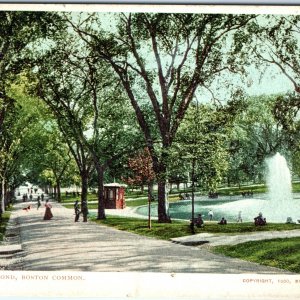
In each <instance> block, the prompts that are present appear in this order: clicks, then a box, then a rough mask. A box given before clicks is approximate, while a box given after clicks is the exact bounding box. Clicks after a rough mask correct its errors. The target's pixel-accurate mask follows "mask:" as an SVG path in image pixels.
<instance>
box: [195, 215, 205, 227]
mask: <svg viewBox="0 0 300 300" xmlns="http://www.w3.org/2000/svg"><path fill="white" fill-rule="evenodd" d="M195 225H196V227H198V228H199V227H203V226H204V221H203V219H202V216H201V214H198V217H197V219H196V221H195Z"/></svg>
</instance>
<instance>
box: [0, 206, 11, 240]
mask: <svg viewBox="0 0 300 300" xmlns="http://www.w3.org/2000/svg"><path fill="white" fill-rule="evenodd" d="M10 215H11V212H10V210H9V209H8V210H7V211H6V212H5V213H3V214H2V220H1V222H0V241H3V238H4V235H5V231H6V226H7V223H8V221H9V218H10Z"/></svg>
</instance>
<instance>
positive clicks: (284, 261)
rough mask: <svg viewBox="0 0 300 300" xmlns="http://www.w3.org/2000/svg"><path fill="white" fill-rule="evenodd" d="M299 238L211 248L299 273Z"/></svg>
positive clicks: (228, 254)
mask: <svg viewBox="0 0 300 300" xmlns="http://www.w3.org/2000/svg"><path fill="white" fill-rule="evenodd" d="M299 247H300V238H299V237H295V238H285V239H273V240H265V241H260V242H259V243H257V242H247V243H243V244H238V245H234V246H219V247H215V248H214V249H213V251H214V252H216V253H221V254H224V255H227V256H230V257H235V258H239V259H243V260H248V261H251V262H256V263H259V264H262V265H266V266H271V267H276V268H280V269H285V270H288V271H291V272H296V273H300V263H299V261H300V253H299Z"/></svg>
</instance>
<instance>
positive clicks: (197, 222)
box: [191, 210, 300, 228]
mask: <svg viewBox="0 0 300 300" xmlns="http://www.w3.org/2000/svg"><path fill="white" fill-rule="evenodd" d="M213 215H214V213H213V211H212V210H209V212H208V218H209V221H212V219H213ZM299 221H300V220H299ZM242 222H243V219H242V212H241V211H239V212H238V216H237V223H242ZM287 223H291V221H290V219H289V218H288V219H287ZM218 224H219V225H227V220H226V219H225V217H222V218H221V220H220V221H219V222H218ZM254 224H255V226H263V225H266V224H267V221H266V218H264V217H263V214H262V213H261V212H260V213H259V214H258V216H257V217H255V218H254ZM194 225H195V226H196V227H198V228H200V227H203V226H204V220H203V218H202V215H201V214H198V217H197V218H195V219H194V220H191V227H193V226H194Z"/></svg>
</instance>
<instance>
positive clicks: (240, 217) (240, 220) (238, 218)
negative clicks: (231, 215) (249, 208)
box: [237, 211, 243, 223]
mask: <svg viewBox="0 0 300 300" xmlns="http://www.w3.org/2000/svg"><path fill="white" fill-rule="evenodd" d="M237 222H238V223H239V222H241V223H243V219H242V212H241V211H239V213H238V217H237Z"/></svg>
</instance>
